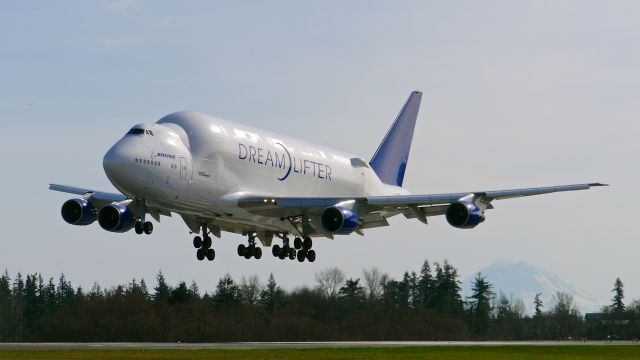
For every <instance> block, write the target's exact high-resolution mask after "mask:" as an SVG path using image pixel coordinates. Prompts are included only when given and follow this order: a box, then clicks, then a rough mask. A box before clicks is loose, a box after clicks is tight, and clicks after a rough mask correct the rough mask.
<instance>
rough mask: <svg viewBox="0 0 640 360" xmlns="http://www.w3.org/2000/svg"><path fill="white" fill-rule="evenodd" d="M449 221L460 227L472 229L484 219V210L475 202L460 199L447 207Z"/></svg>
mask: <svg viewBox="0 0 640 360" xmlns="http://www.w3.org/2000/svg"><path fill="white" fill-rule="evenodd" d="M445 216H446V218H447V222H448V223H449V224H450V225H451V226H453V227H456V228H459V229H471V228H474V227H476V226H478V224H480V223H481V222H483V221H484V210H483V209H481V208H480V207H479V206H478V205H477V204H475V203H474V202H470V201H466V200H458V201H456V202H454V203H452V204H451V205H449V207H448V208H447V212H446V213H445Z"/></svg>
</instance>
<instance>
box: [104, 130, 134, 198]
mask: <svg viewBox="0 0 640 360" xmlns="http://www.w3.org/2000/svg"><path fill="white" fill-rule="evenodd" d="M129 148H130V146H127V144H124V143H123V142H122V141H120V142H118V143H116V144H115V145H113V146H112V147H111V149H109V151H107V153H106V154H105V155H104V158H103V159H102V167H103V168H104V172H105V174H106V175H107V177H108V178H109V181H111V183H112V184H113V186H115V187H116V188H117V189H118V190H120V191H122V192H124V193H128V192H129V191H130V190H131V189H128V188H129V187H130V186H129V185H131V184H128V181H127V178H130V176H127V174H128V173H129V172H130V170H131V163H132V162H133V161H134V157H135V154H134V152H133V151H130V150H131V149H129ZM127 190H129V191H127Z"/></svg>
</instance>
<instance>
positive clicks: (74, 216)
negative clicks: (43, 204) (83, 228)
mask: <svg viewBox="0 0 640 360" xmlns="http://www.w3.org/2000/svg"><path fill="white" fill-rule="evenodd" d="M60 213H61V214H62V218H63V219H64V221H66V222H68V223H69V224H71V225H89V224H92V223H93V222H94V221H96V219H97V218H98V212H97V211H96V207H95V206H93V203H92V202H91V201H89V200H87V199H82V198H79V199H71V200H67V201H65V202H64V204H62V209H60Z"/></svg>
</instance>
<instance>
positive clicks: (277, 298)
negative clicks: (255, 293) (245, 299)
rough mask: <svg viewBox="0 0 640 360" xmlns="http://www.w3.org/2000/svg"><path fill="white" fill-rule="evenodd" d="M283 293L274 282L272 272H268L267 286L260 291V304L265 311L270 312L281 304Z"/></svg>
mask: <svg viewBox="0 0 640 360" xmlns="http://www.w3.org/2000/svg"><path fill="white" fill-rule="evenodd" d="M284 295H285V294H284V291H282V289H281V288H280V287H279V286H278V284H277V283H276V279H275V277H273V274H269V281H267V287H266V288H265V289H264V290H262V291H261V292H260V305H262V307H263V308H264V309H265V310H266V311H268V312H270V313H272V312H274V310H275V309H277V308H278V307H279V306H280V305H281V304H282V300H283V298H284Z"/></svg>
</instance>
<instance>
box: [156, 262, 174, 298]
mask: <svg viewBox="0 0 640 360" xmlns="http://www.w3.org/2000/svg"><path fill="white" fill-rule="evenodd" d="M156 283H157V285H156V286H155V287H154V288H153V290H154V291H155V293H154V294H153V301H154V302H155V303H156V304H162V303H167V302H169V297H170V296H171V287H170V286H169V285H167V281H166V280H165V279H164V275H163V274H162V270H160V271H158V275H156Z"/></svg>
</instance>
